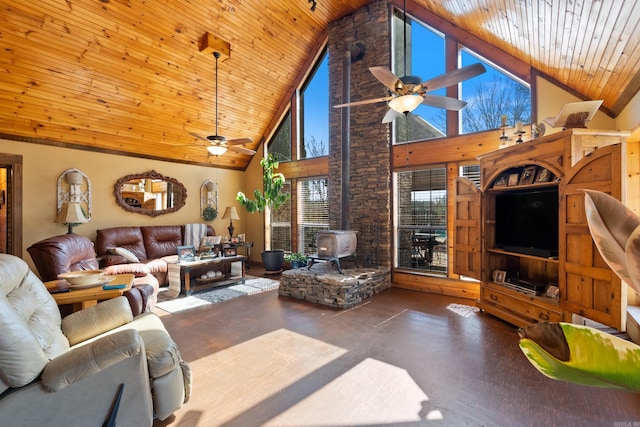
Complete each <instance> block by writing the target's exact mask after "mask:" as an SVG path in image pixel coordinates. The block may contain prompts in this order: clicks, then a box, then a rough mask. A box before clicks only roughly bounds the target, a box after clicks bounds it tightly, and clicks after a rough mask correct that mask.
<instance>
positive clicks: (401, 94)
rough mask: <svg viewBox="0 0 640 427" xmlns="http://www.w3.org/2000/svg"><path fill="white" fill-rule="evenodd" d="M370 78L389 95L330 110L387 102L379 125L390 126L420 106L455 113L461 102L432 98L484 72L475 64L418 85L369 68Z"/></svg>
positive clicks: (416, 78)
mask: <svg viewBox="0 0 640 427" xmlns="http://www.w3.org/2000/svg"><path fill="white" fill-rule="evenodd" d="M403 14H404V69H405V70H406V69H407V2H406V0H405V2H404V10H403ZM369 71H371V74H373V76H374V77H375V78H376V79H378V80H379V81H380V82H381V83H382V84H383V85H385V86H386V87H387V89H388V91H389V95H387V96H385V97H382V98H375V99H366V100H364V101H356V102H349V103H346V104H339V105H334V106H333V107H334V108H342V107H352V106H355V105H365V104H374V103H377V102H387V104H388V105H389V111H387V114H385V116H384V118H383V119H382V123H390V122H392V121H393V120H395V119H396V118H397V117H399V116H401V115H402V114H405V115H407V114H409V113H410V112H411V111H413V110H415V109H416V108H417V107H418V106H419V105H420V104H423V105H430V106H433V107H438V108H444V109H447V110H455V111H459V110H460V109H462V107H464V106H465V105H467V103H466V102H465V101H461V100H459V99H457V98H450V97H447V96H440V95H432V94H429V93H428V92H432V91H434V90H437V89H441V88H445V87H449V86H453V85H454V84H457V83H459V82H461V81H463V80H467V79H470V78H472V77H475V76H478V75H480V74H482V73H484V72H485V71H486V69H485V67H484V65H482V64H480V63H477V64H473V65H469V66H466V67H462V68H458V69H456V70H453V71H450V72H448V73H445V74H442V75H440V76H437V77H434V78H432V79H429V80H427V81H424V82H422V79H421V78H420V77H419V76H402V77H398V76H396V75H395V74H394V73H393V72H391V70H389V69H388V68H385V67H370V68H369Z"/></svg>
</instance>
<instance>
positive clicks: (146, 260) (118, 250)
mask: <svg viewBox="0 0 640 427" xmlns="http://www.w3.org/2000/svg"><path fill="white" fill-rule="evenodd" d="M198 225H200V226H201V230H200V232H201V234H205V233H206V235H207V236H215V231H214V230H213V227H211V226H210V225H204V224H191V226H198ZM187 228H189V230H187ZM192 228H193V227H187V226H185V225H151V226H142V227H113V228H103V229H101V230H98V231H97V235H96V253H97V254H98V258H99V260H100V267H102V268H104V267H109V266H114V265H121V264H127V263H142V264H144V265H145V266H147V267H148V268H149V270H150V272H151V274H152V275H154V276H155V277H156V278H157V279H158V282H159V284H160V286H166V285H168V284H169V278H168V274H167V272H168V266H167V262H168V261H175V260H177V257H178V255H177V254H178V246H182V245H183V244H185V242H189V243H191V242H190V240H193V237H192V238H191V239H185V233H187V234H190V233H193V231H192ZM196 240H198V239H197V238H196ZM199 243H200V242H199V240H198V242H193V243H191V244H194V245H195V247H196V249H197V248H198V247H199ZM122 249H124V250H125V251H122ZM123 253H124V255H122V254H123Z"/></svg>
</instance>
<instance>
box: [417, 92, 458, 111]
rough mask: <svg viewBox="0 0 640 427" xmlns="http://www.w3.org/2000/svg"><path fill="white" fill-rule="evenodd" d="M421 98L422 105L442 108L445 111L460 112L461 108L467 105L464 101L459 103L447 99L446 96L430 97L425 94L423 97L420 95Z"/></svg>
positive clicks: (454, 99)
mask: <svg viewBox="0 0 640 427" xmlns="http://www.w3.org/2000/svg"><path fill="white" fill-rule="evenodd" d="M422 97H423V98H424V100H423V101H422V104H424V105H429V106H431V107H438V108H444V109H447V110H455V111H458V110H461V109H462V107H464V106H465V105H467V103H466V102H464V101H460V100H459V99H456V98H449V97H448V96H440V95H431V94H428V93H425V94H424V95H422Z"/></svg>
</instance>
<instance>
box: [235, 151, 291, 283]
mask: <svg viewBox="0 0 640 427" xmlns="http://www.w3.org/2000/svg"><path fill="white" fill-rule="evenodd" d="M279 164H280V162H278V160H277V159H276V157H275V156H274V155H273V154H269V155H267V156H266V157H264V158H263V159H262V160H260V166H262V184H263V191H260V190H258V189H256V190H254V191H253V195H254V197H255V198H254V199H249V198H248V197H247V196H246V195H245V194H244V193H243V192H242V191H239V192H238V194H237V196H236V200H237V201H238V203H240V205H241V206H244V208H245V209H246V210H247V212H249V213H255V212H265V211H267V210H268V209H279V208H280V206H282V205H283V204H284V203H285V202H286V201H287V200H289V197H290V194H289V193H288V192H286V191H283V187H284V183H285V178H284V175H283V174H281V173H276V172H274V171H275V169H278V165H279ZM283 263H284V250H283V249H274V250H271V249H270V242H269V239H267V242H266V247H265V250H264V251H262V264H263V265H264V268H265V270H266V271H268V272H275V271H280V270H282V264H283Z"/></svg>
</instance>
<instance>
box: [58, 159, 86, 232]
mask: <svg viewBox="0 0 640 427" xmlns="http://www.w3.org/2000/svg"><path fill="white" fill-rule="evenodd" d="M83 207H86V210H85V209H83ZM56 212H57V215H56V219H55V221H54V222H56V223H60V224H67V225H68V226H69V228H68V231H67V233H68V234H72V233H73V227H74V226H75V225H77V224H81V223H84V222H89V221H91V213H92V212H91V181H89V178H87V176H86V175H85V174H84V173H82V172H81V171H80V170H78V169H67V170H66V171H64V172H63V173H62V174H61V175H60V176H59V177H58V183H57V210H56Z"/></svg>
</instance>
